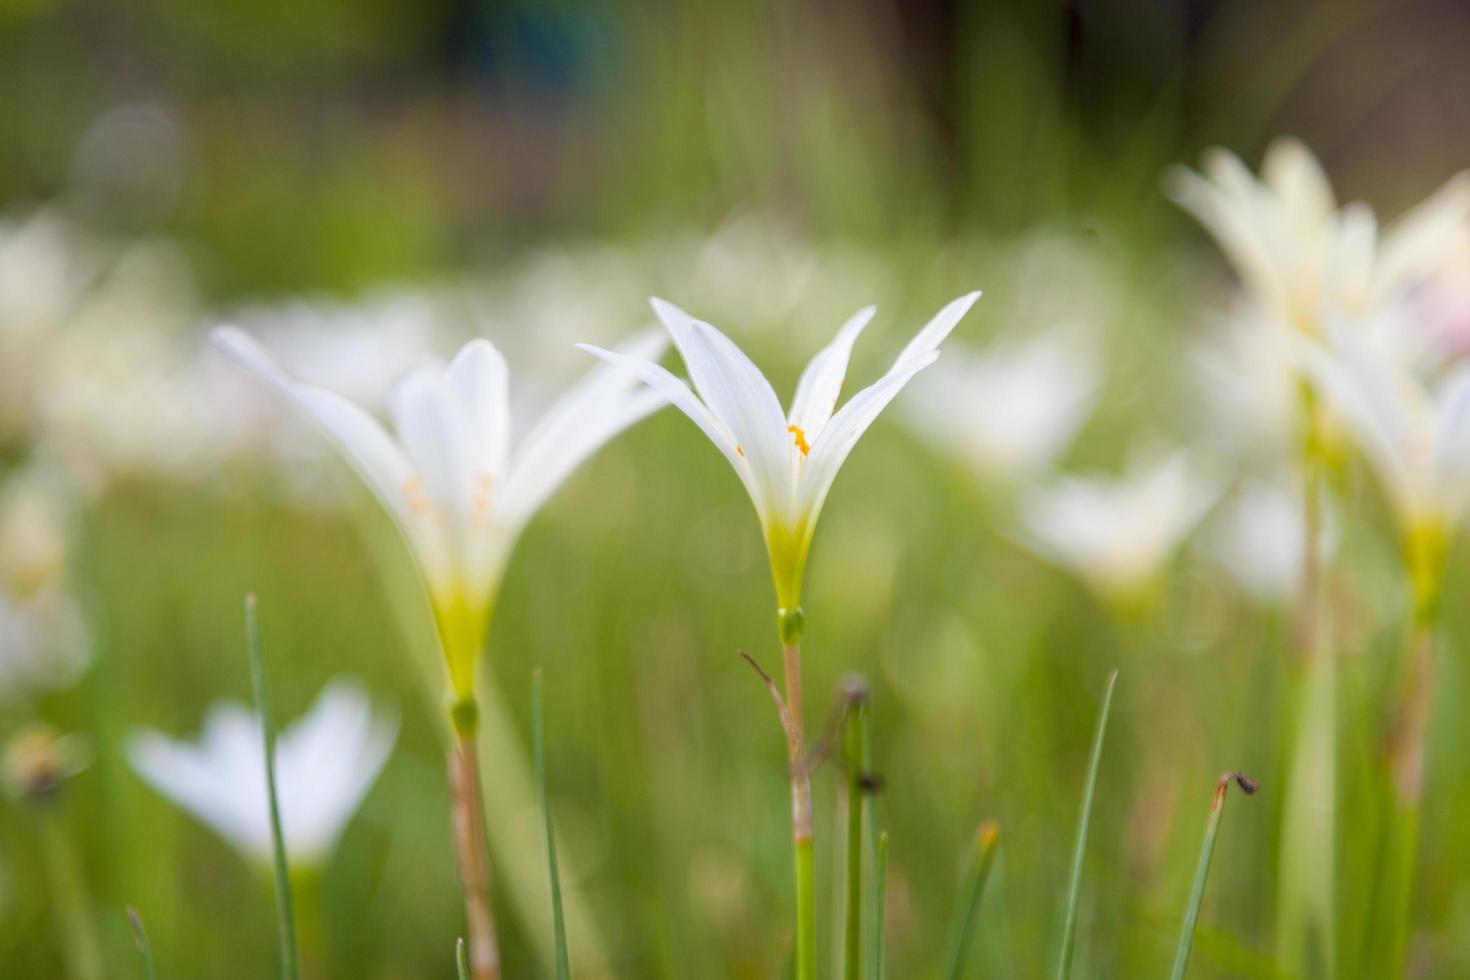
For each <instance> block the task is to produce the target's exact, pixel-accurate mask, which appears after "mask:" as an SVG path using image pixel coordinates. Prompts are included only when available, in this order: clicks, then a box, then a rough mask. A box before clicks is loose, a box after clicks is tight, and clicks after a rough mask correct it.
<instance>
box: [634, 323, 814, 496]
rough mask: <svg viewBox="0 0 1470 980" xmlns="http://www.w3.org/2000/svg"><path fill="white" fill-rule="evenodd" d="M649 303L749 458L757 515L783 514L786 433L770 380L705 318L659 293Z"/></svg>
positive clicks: (787, 491)
mask: <svg viewBox="0 0 1470 980" xmlns="http://www.w3.org/2000/svg"><path fill="white" fill-rule="evenodd" d="M652 305H653V309H654V312H655V313H657V314H658V317H659V319H660V320H662V321H663V323H664V326H665V327H667V328H668V330H669V334H670V335H671V336H672V337H673V338H674V346H676V347H677V348H678V349H679V354H680V356H682V357H683V358H684V366H685V367H686V368H688V370H689V378H690V380H691V381H693V382H694V388H695V390H696V391H698V392H699V395H700V398H702V399H703V400H704V403H705V405H706V406H708V408H709V410H710V411H711V412H712V413H714V415H715V417H716V418H718V419H720V420H721V421H722V422H724V423H725V425H726V426H727V427H728V428H729V430H730V432H731V433H732V434H733V435H734V437H735V440H736V445H737V446H738V447H739V451H740V452H741V453H742V454H743V455H744V457H745V458H746V459H747V460H748V461H749V464H750V471H751V473H752V475H753V477H754V486H755V488H756V490H757V491H758V493H752V496H753V497H754V499H755V505H756V509H757V510H758V511H760V513H761V515H762V519H763V520H764V519H767V518H773V519H775V520H784V519H786V518H788V517H789V516H790V511H791V505H792V486H791V450H790V448H789V447H790V445H791V437H790V434H789V433H788V432H787V431H786V413H785V412H783V411H782V410H781V402H780V401H779V400H778V399H777V398H776V392H775V391H773V390H772V388H771V383H770V382H769V381H767V380H766V376H765V375H764V374H761V372H760V369H759V368H757V367H756V366H755V364H754V363H752V362H751V360H750V358H748V357H746V356H745V352H744V351H742V350H741V349H740V348H739V347H738V346H736V344H735V342H734V341H732V340H731V339H730V338H729V337H726V336H725V335H724V334H723V333H721V332H720V331H718V330H716V329H715V328H714V327H712V326H710V325H709V324H708V323H704V322H702V321H699V320H696V319H694V318H693V317H691V316H689V315H688V314H687V313H685V312H684V311H683V310H681V309H679V308H678V307H676V306H674V305H673V304H671V303H667V302H665V301H663V300H661V299H657V298H655V299H654V300H652Z"/></svg>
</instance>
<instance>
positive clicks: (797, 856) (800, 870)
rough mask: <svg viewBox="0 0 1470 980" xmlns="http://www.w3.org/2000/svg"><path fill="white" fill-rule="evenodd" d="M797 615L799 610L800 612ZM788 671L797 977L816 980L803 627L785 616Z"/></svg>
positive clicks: (784, 655) (784, 654) (784, 650)
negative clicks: (788, 623) (802, 688)
mask: <svg viewBox="0 0 1470 980" xmlns="http://www.w3.org/2000/svg"><path fill="white" fill-rule="evenodd" d="M797 615H798V616H799V615H800V612H799V611H798V614H797ZM781 632H782V640H783V641H784V642H783V643H782V662H783V665H784V666H785V670H786V699H785V700H786V711H785V717H784V719H783V722H784V727H785V729H786V761H787V766H788V768H789V770H790V774H791V848H792V852H793V870H794V872H795V877H796V980H816V976H817V943H816V931H817V929H816V899H815V895H814V893H813V892H814V889H813V875H812V779H811V773H810V772H809V771H808V769H807V759H806V735H805V732H804V729H803V723H802V699H801V629H800V626H799V625H798V626H796V627H795V628H794V629H792V628H789V627H788V626H787V619H786V618H785V617H783V619H782V630H781Z"/></svg>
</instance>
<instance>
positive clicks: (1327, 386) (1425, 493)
mask: <svg viewBox="0 0 1470 980" xmlns="http://www.w3.org/2000/svg"><path fill="white" fill-rule="evenodd" d="M1373 336H1374V332H1373V329H1372V327H1371V326H1370V327H1369V328H1368V329H1366V330H1365V329H1361V328H1350V327H1348V326H1346V325H1344V324H1341V323H1334V324H1333V325H1332V327H1331V329H1330V332H1329V335H1328V340H1329V343H1330V346H1328V345H1324V344H1304V345H1303V346H1302V349H1301V353H1302V359H1303V363H1304V365H1305V368H1306V370H1307V372H1308V373H1309V374H1310V376H1311V377H1312V379H1313V381H1314V382H1315V384H1316V385H1317V387H1318V388H1319V389H1320V390H1321V391H1322V392H1323V394H1324V396H1325V397H1326V398H1327V399H1328V400H1329V401H1330V402H1331V403H1332V405H1333V406H1334V407H1335V408H1336V409H1337V411H1338V413H1339V414H1340V415H1341V417H1342V419H1343V421H1344V423H1345V424H1346V425H1347V427H1348V429H1349V431H1350V432H1351V433H1352V435H1353V438H1354V440H1355V441H1356V443H1357V445H1358V448H1359V449H1361V450H1362V452H1363V455H1364V456H1366V457H1367V459H1368V461H1369V463H1370V464H1371V465H1372V467H1373V469H1374V471H1375V472H1376V474H1377V476H1378V479H1379V482H1380V483H1381V484H1382V485H1383V488H1384V492H1385V493H1386V494H1387V495H1388V498H1389V500H1390V502H1391V503H1392V504H1393V507H1394V510H1395V513H1396V515H1397V517H1398V520H1399V524H1400V529H1401V531H1402V533H1403V535H1404V543H1405V547H1406V550H1407V558H1408V561H1409V564H1410V571H1411V574H1412V575H1413V577H1414V584H1415V587H1416V588H1418V589H1424V588H1429V589H1437V586H1438V581H1437V580H1438V576H1439V574H1440V571H1439V568H1440V565H1441V564H1442V562H1443V558H1444V549H1445V547H1446V545H1447V544H1448V539H1449V537H1450V536H1451V535H1452V534H1453V533H1454V532H1455V531H1456V530H1457V529H1458V528H1459V526H1460V525H1461V524H1462V523H1463V522H1464V520H1465V517H1466V513H1467V510H1470V364H1464V363H1462V364H1457V365H1455V366H1453V367H1451V368H1450V369H1449V370H1448V371H1447V372H1446V373H1445V374H1443V375H1442V376H1441V377H1440V378H1439V379H1438V380H1437V381H1436V382H1434V383H1432V384H1431V383H1426V382H1425V381H1423V380H1422V379H1421V378H1420V377H1419V376H1418V374H1417V373H1416V372H1414V371H1413V370H1410V368H1409V367H1408V366H1407V365H1405V364H1404V363H1402V362H1401V361H1399V360H1398V359H1397V358H1395V357H1394V356H1393V353H1392V351H1390V352H1387V353H1386V352H1384V351H1383V350H1381V349H1380V347H1381V346H1382V345H1378V346H1375V345H1373V344H1372V343H1371V341H1372V338H1373ZM1421 595H1422V593H1421Z"/></svg>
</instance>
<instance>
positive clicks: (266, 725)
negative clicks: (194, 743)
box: [245, 594, 301, 980]
mask: <svg viewBox="0 0 1470 980" xmlns="http://www.w3.org/2000/svg"><path fill="white" fill-rule="evenodd" d="M245 646H246V648H247V650H248V652H249V654H250V687H251V689H252V691H253V692H254V694H255V710H256V712H257V714H258V715H259V716H260V730H261V738H262V741H263V742H264V746H265V783H266V792H267V795H268V797H269V799H270V814H271V844H272V849H273V851H274V854H275V877H276V926H277V931H278V932H279V935H280V943H281V978H282V980H297V978H298V977H300V975H301V959H300V953H299V951H298V950H297V947H296V911H295V909H294V907H293V906H292V903H291V875H290V870H289V868H288V866H287V864H286V838H285V835H284V834H283V833H282V832H281V801H280V799H279V797H278V796H277V793H276V731H275V726H274V725H273V724H272V723H271V708H270V700H269V699H268V698H267V696H266V688H265V658H264V657H263V656H262V655H261V650H260V624H259V621H258V616H257V613H256V603H255V596H254V595H253V594H252V595H247V596H246V597H245Z"/></svg>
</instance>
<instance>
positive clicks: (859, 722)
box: [842, 683, 871, 980]
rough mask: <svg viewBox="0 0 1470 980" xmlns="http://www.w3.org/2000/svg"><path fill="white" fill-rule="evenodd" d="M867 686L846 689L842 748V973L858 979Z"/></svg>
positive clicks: (860, 965)
mask: <svg viewBox="0 0 1470 980" xmlns="http://www.w3.org/2000/svg"><path fill="white" fill-rule="evenodd" d="M867 728H868V709H867V688H866V685H861V684H860V683H859V684H853V685H851V686H850V687H849V690H848V707H847V718H846V724H845V729H844V734H843V749H844V755H845V756H846V762H847V921H846V925H845V928H844V930H843V955H842V964H843V966H842V975H843V977H844V978H845V980H861V978H862V975H863V974H862V968H863V805H864V803H865V802H866V799H867V796H868V785H869V779H870V777H869V769H870V767H871V762H870V760H869V758H868V752H867V750H868V745H869V742H870V740H869V738H868V736H867Z"/></svg>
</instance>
